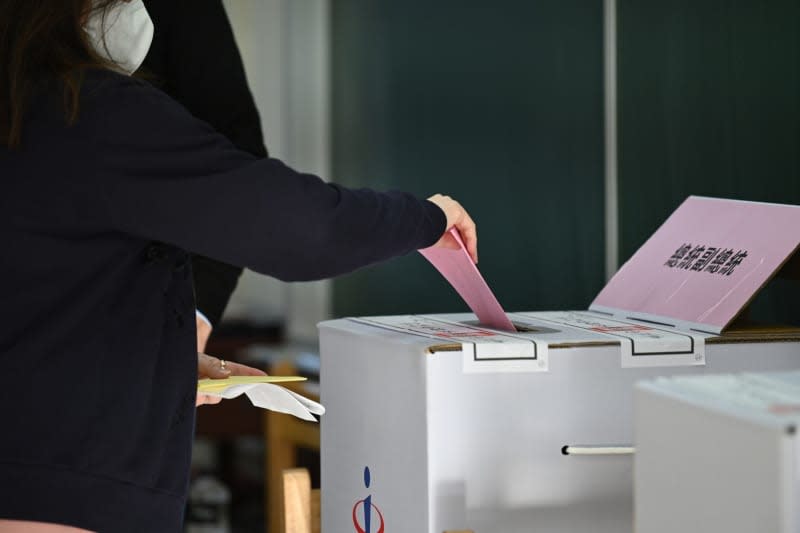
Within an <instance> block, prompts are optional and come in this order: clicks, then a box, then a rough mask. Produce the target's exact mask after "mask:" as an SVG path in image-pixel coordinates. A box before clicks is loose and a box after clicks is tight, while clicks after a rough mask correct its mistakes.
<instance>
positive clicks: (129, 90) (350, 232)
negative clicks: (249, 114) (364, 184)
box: [88, 78, 446, 281]
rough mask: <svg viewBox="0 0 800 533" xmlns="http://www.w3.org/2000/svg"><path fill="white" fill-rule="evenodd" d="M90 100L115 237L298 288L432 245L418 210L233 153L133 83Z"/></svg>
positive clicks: (428, 210) (428, 218) (400, 198)
mask: <svg viewBox="0 0 800 533" xmlns="http://www.w3.org/2000/svg"><path fill="white" fill-rule="evenodd" d="M96 100H97V101H96V102H94V105H93V106H92V107H93V113H94V114H95V115H96V116H99V117H102V126H101V127H100V128H99V130H98V143H99V145H100V149H99V151H98V158H97V161H96V165H97V167H96V170H95V173H94V179H96V180H98V183H97V186H98V187H99V189H100V190H101V192H102V193H103V195H104V197H105V200H106V207H107V213H108V216H109V217H110V221H111V223H112V225H113V227H115V228H116V229H118V230H119V231H123V232H126V233H129V234H132V235H135V236H138V237H142V238H146V239H152V240H160V241H164V242H168V243H171V244H174V245H176V246H179V247H182V248H184V249H186V250H188V251H190V252H193V253H199V254H201V255H205V256H208V257H211V258H214V259H217V260H220V261H224V262H227V263H230V264H234V265H239V266H244V267H248V268H250V269H252V270H254V271H256V272H260V273H262V274H267V275H270V276H274V277H276V278H279V279H282V280H286V281H299V280H313V279H321V278H326V277H332V276H336V275H339V274H343V273H347V272H350V271H352V270H355V269H357V268H360V267H363V266H366V265H369V264H373V263H376V262H379V261H383V260H386V259H389V258H391V257H395V256H399V255H403V254H406V253H408V252H411V251H413V250H416V249H419V248H424V247H427V246H430V245H432V244H433V243H435V242H436V241H437V240H438V239H439V238H440V237H441V235H442V233H443V232H444V230H445V223H446V221H445V216H444V213H443V212H442V211H441V209H439V207H437V206H436V205H435V204H433V203H431V202H428V201H427V200H421V199H418V198H416V197H415V196H413V195H410V194H406V193H402V192H386V193H381V192H376V191H372V190H369V189H348V188H345V187H341V186H338V185H335V184H329V183H325V182H324V181H322V180H321V179H319V178H318V177H316V176H313V175H310V174H306V173H302V172H298V171H295V170H293V169H291V168H289V167H288V166H286V165H285V164H283V163H282V162H280V161H278V160H277V159H258V158H256V157H254V156H252V155H251V154H248V153H246V152H243V151H241V150H238V149H237V148H235V147H234V146H233V145H232V144H231V143H230V141H228V140H227V139H226V138H225V137H223V136H222V135H220V134H218V133H216V132H215V131H214V130H213V129H212V128H211V127H210V126H208V125H207V124H205V123H203V122H201V121H199V120H197V119H195V118H194V117H192V116H191V115H190V114H189V113H188V112H187V111H186V110H185V109H183V108H182V107H181V106H180V105H178V104H177V103H175V102H174V101H173V100H172V99H170V98H168V97H167V96H166V95H164V94H163V93H161V92H160V91H157V90H155V89H153V88H152V87H150V86H148V85H146V84H145V83H143V82H140V81H137V80H131V79H121V78H118V79H117V80H116V82H115V83H111V84H109V85H108V86H107V87H106V88H105V89H104V90H103V91H102V92H101V94H98V95H97V96H96ZM88 120H92V118H91V117H89V118H88Z"/></svg>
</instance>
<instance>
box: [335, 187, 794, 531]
mask: <svg viewBox="0 0 800 533" xmlns="http://www.w3.org/2000/svg"><path fill="white" fill-rule="evenodd" d="M798 227H800V208H798V207H795V206H781V205H774V204H758V203H752V202H740V201H729V200H718V199H711V198H696V197H691V198H689V199H687V200H686V201H685V202H684V203H683V204H682V205H681V206H680V207H679V208H678V210H677V211H676V212H675V213H673V215H672V216H670V218H669V219H668V220H667V221H666V222H665V223H664V225H662V226H661V227H660V228H659V229H658V231H656V233H655V234H653V236H652V237H651V238H650V239H649V240H648V241H647V242H646V243H645V244H644V245H643V246H642V247H641V248H640V249H639V250H638V251H637V252H636V254H634V256H633V257H632V258H631V259H630V260H629V261H628V262H627V263H626V264H625V265H623V267H622V268H621V269H620V270H619V271H618V272H617V273H616V274H615V275H614V277H613V278H612V279H611V280H610V281H609V283H608V284H607V285H606V286H605V287H604V288H603V290H602V291H601V292H600V293H599V294H598V296H597V297H596V298H595V300H594V302H593V303H592V305H591V307H590V308H589V310H587V311H556V312H531V313H511V314H509V315H508V317H509V318H510V319H511V322H512V323H513V325H514V327H515V329H516V331H501V330H499V329H490V328H487V327H483V326H481V325H480V324H479V323H478V321H477V319H476V317H475V316H474V315H472V314H450V315H447V314H440V315H403V316H383V317H362V318H345V319H339V320H333V321H329V322H323V323H322V324H320V328H319V329H320V351H321V369H320V376H321V398H322V402H323V403H324V404H325V406H326V408H327V413H326V415H325V416H324V417H323V418H322V435H321V450H322V451H321V461H322V529H323V531H326V532H335V533H339V532H347V531H352V532H355V533H386V532H388V533H442V532H443V531H455V530H472V531H474V532H476V533H522V532H526V533H531V532H533V533H536V532H547V533H582V532H592V533H627V532H631V531H632V530H633V459H632V455H631V448H632V446H633V444H634V442H633V439H634V435H633V392H634V385H635V384H636V382H638V381H641V380H646V379H653V378H655V377H657V376H677V375H692V374H694V375H700V374H705V373H736V372H747V371H777V370H790V369H798V368H800V335H798V330H797V329H792V328H784V329H781V328H763V329H758V328H754V327H752V326H747V325H745V324H746V321H745V320H743V319H742V318H741V316H742V314H743V310H744V309H746V308H747V306H748V304H749V303H750V302H751V301H752V299H753V298H754V296H755V295H756V294H757V293H758V292H759V291H760V290H761V288H762V287H763V286H764V285H765V284H766V283H768V282H769V280H770V279H772V277H773V276H775V275H777V274H779V273H781V274H787V275H789V276H790V277H791V275H793V274H794V273H796V271H797V270H798V269H797V268H796V266H797V264H798V260H797V258H796V256H795V252H796V250H797V249H798V244H800V235H798V234H797V232H796V228H798ZM793 257H795V259H794V260H792V258H793ZM467 266H468V267H470V268H473V269H474V267H472V265H469V264H468V265H467ZM437 268H438V267H437ZM448 268H451V272H450V273H451V274H453V278H452V279H451V281H453V280H454V279H456V280H457V282H456V283H454V286H456V289H457V290H459V293H461V294H462V296H464V295H465V294H466V293H467V292H468V291H469V290H470V282H469V279H470V278H469V275H470V270H469V269H468V268H460V267H458V263H457V262H456V261H453V262H452V263H450V264H449V265H448ZM459 268H460V270H459ZM440 271H442V272H443V274H445V275H446V276H447V275H448V274H447V270H446V269H440ZM465 280H466V281H465ZM487 292H489V291H486V290H484V291H482V292H481V291H475V293H474V294H472V295H470V294H466V296H465V299H467V300H468V301H471V302H473V303H470V305H471V306H472V308H473V309H477V312H480V311H481V310H480V303H481V302H480V298H478V296H480V294H486V293H487ZM468 297H470V298H468ZM495 303H496V302H495ZM473 304H475V305H473ZM497 307H498V308H499V305H498V306H497ZM501 312H502V311H501ZM737 318H738V320H737Z"/></svg>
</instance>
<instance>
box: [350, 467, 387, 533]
mask: <svg viewBox="0 0 800 533" xmlns="http://www.w3.org/2000/svg"><path fill="white" fill-rule="evenodd" d="M369 483H370V476H369V467H368V466H365V467H364V486H365V487H366V488H369ZM359 510H360V511H361V512H359ZM373 512H374V513H375V514H376V515H377V519H378V524H377V529H373V528H372V518H373ZM353 526H355V528H356V533H384V531H383V514H382V513H381V510H380V509H378V507H377V506H375V504H374V503H372V495H371V494H370V495H368V496H367V497H366V498H364V499H363V500H358V501H357V502H356V504H355V505H354V506H353Z"/></svg>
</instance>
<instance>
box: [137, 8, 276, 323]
mask: <svg viewBox="0 0 800 533" xmlns="http://www.w3.org/2000/svg"><path fill="white" fill-rule="evenodd" d="M145 5H146V6H147V10H148V11H149V12H150V16H151V18H152V19H153V23H154V24H155V35H154V37H153V43H152V45H151V47H150V52H149V53H148V56H147V58H146V59H145V62H144V64H143V66H142V67H143V69H144V71H145V72H146V74H147V75H148V76H149V77H152V79H153V81H154V83H155V84H156V85H157V86H158V87H159V88H161V89H162V90H163V91H164V92H165V93H167V94H168V95H169V96H171V97H172V98H174V99H175V100H177V101H178V102H180V103H181V105H183V106H185V107H186V109H187V110H188V111H189V112H190V113H191V114H192V115H193V116H195V117H197V118H199V119H200V120H203V121H205V122H208V123H209V124H210V125H211V126H212V127H213V128H214V129H215V130H216V131H218V132H219V133H221V134H223V135H224V136H225V137H227V138H228V139H229V140H230V141H231V142H232V143H233V144H234V145H235V146H236V147H237V148H239V149H241V150H244V151H245V152H249V153H251V154H253V155H255V156H257V157H261V158H263V157H266V156H267V151H266V148H265V146H264V137H263V134H262V132H261V119H260V117H259V115H258V110H257V109H256V105H255V101H254V100H253V95H252V94H251V92H250V89H249V87H248V85H247V79H246V77H245V72H244V65H243V63H242V58H241V55H240V53H239V49H238V47H237V45H236V40H235V39H234V35H233V30H232V28H231V25H230V22H229V20H228V17H227V13H226V12H225V8H224V7H223V5H222V2H221V0H145ZM210 57H213V58H214V60H213V61H209V58H210ZM241 272H242V268H241V267H237V266H233V265H228V264H226V263H222V262H220V261H216V260H214V259H211V258H208V257H204V256H201V255H193V256H192V273H193V277H194V286H195V298H196V300H197V308H198V310H199V311H201V312H202V313H203V314H204V315H205V316H206V317H207V318H208V320H209V321H210V323H211V324H212V325H214V324H217V323H218V322H219V320H220V318H221V317H222V313H223V312H224V310H225V307H226V306H227V304H228V301H229V300H230V297H231V294H232V293H233V291H234V289H235V288H236V283H237V281H238V279H239V276H240V274H241Z"/></svg>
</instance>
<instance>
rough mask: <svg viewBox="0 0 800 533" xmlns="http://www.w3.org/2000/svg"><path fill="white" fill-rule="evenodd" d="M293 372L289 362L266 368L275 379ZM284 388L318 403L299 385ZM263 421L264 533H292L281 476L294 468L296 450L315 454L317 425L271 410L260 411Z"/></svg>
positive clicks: (317, 438)
mask: <svg viewBox="0 0 800 533" xmlns="http://www.w3.org/2000/svg"><path fill="white" fill-rule="evenodd" d="M296 373H297V372H296V370H295V369H294V367H293V365H292V364H291V363H290V362H282V363H278V364H276V365H275V366H274V367H273V368H272V369H270V374H273V375H276V376H291V375H294V374H296ZM285 386H286V388H287V389H291V390H293V391H295V392H297V393H299V394H302V395H303V396H306V397H307V398H310V399H312V400H316V401H319V396H318V395H315V394H311V393H310V392H309V391H308V390H305V388H304V385H303V383H286V384H285ZM264 422H265V423H264V432H265V434H264V440H265V443H266V449H265V452H266V458H265V468H266V473H265V474H266V475H265V482H266V483H265V484H266V486H265V492H266V522H267V531H269V533H282V532H283V531H292V530H289V529H286V526H284V512H285V497H284V494H283V487H284V486H285V483H286V481H285V477H284V474H283V473H284V471H285V470H287V469H291V468H294V467H296V466H297V451H298V449H299V448H305V449H308V450H314V451H317V452H319V424H316V423H314V422H306V421H305V420H300V419H299V418H295V417H293V416H290V415H285V414H282V413H276V412H273V411H265V412H264ZM299 531H304V530H302V529H301V530H299ZM317 531H319V529H317Z"/></svg>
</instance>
